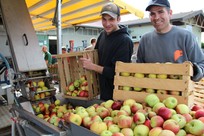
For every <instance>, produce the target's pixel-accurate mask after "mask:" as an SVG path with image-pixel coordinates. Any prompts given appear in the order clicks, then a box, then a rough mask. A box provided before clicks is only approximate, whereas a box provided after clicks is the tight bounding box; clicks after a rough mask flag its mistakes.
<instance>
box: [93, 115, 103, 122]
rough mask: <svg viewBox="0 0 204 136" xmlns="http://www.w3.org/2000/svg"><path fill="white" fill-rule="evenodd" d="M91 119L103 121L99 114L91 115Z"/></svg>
mask: <svg viewBox="0 0 204 136" xmlns="http://www.w3.org/2000/svg"><path fill="white" fill-rule="evenodd" d="M91 120H92V122H102V121H103V120H102V119H101V117H100V116H99V115H95V116H93V117H91Z"/></svg>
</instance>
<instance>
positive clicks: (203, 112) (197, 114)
mask: <svg viewBox="0 0 204 136" xmlns="http://www.w3.org/2000/svg"><path fill="white" fill-rule="evenodd" d="M200 117H204V109H199V110H197V111H195V118H196V119H198V118H200Z"/></svg>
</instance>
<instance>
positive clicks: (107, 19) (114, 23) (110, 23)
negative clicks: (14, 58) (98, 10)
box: [102, 14, 120, 34]
mask: <svg viewBox="0 0 204 136" xmlns="http://www.w3.org/2000/svg"><path fill="white" fill-rule="evenodd" d="M119 21H120V17H117V18H113V17H111V16H110V15H108V14H104V15H102V25H103V27H104V30H105V31H106V33H107V34H110V33H112V32H114V31H116V30H118V29H119V27H118V23H119Z"/></svg>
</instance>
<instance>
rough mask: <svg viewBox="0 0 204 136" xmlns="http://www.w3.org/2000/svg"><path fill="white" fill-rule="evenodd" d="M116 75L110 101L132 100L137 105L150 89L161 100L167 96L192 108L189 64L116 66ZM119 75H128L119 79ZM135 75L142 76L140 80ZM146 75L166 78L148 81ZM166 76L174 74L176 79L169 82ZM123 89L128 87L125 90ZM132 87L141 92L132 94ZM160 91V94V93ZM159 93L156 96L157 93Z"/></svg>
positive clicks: (191, 73)
mask: <svg viewBox="0 0 204 136" xmlns="http://www.w3.org/2000/svg"><path fill="white" fill-rule="evenodd" d="M115 69H116V75H115V77H114V95H113V96H114V100H125V99H128V98H133V99H135V100H136V101H137V102H141V103H142V102H144V98H145V97H146V96H147V95H148V94H149V92H147V91H146V90H147V89H148V88H151V89H154V90H155V92H154V93H157V96H158V97H159V98H160V100H161V101H163V100H164V99H165V98H167V97H169V96H174V97H176V98H177V99H178V102H179V103H184V104H187V105H189V106H192V103H193V98H194V96H193V88H194V83H193V81H191V76H192V75H193V68H192V64H191V63H190V62H185V63H183V64H167V63H166V64H164V63H158V64H155V63H123V62H117V63H116V68H115ZM122 72H128V73H130V74H131V76H122V75H121V73H122ZM135 73H142V74H144V75H145V77H144V78H136V77H134V76H133V75H134V74H135ZM149 74H155V75H157V74H165V75H167V78H166V79H159V78H148V75H149ZM170 75H178V76H179V77H180V79H172V78H171V79H170V78H169V77H170ZM124 86H128V87H130V88H132V90H131V91H125V90H124V88H123V87H124ZM134 87H137V88H138V87H139V88H142V91H135V90H134ZM159 90H164V91H163V94H162V91H159ZM159 92H160V93H159Z"/></svg>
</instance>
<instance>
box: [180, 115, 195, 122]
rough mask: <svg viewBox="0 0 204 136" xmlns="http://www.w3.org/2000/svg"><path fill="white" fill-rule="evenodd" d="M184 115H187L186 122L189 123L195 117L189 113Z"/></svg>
mask: <svg viewBox="0 0 204 136" xmlns="http://www.w3.org/2000/svg"><path fill="white" fill-rule="evenodd" d="M182 116H184V117H185V119H186V123H188V122H189V121H191V120H192V119H193V117H192V116H191V114H189V113H185V114H182Z"/></svg>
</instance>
